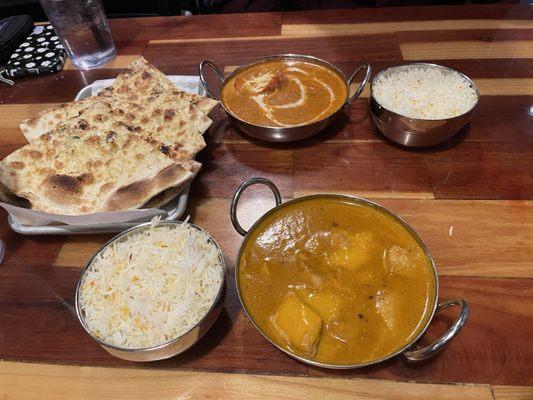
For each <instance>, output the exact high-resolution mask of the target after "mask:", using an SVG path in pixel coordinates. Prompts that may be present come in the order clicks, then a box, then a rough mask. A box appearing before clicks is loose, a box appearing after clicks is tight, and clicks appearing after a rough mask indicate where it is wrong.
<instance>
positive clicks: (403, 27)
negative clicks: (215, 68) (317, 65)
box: [281, 19, 533, 37]
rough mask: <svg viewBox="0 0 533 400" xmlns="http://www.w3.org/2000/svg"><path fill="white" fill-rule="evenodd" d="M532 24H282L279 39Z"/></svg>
mask: <svg viewBox="0 0 533 400" xmlns="http://www.w3.org/2000/svg"><path fill="white" fill-rule="evenodd" d="M531 28H533V23H532V22H531V21H527V20H505V21H502V20H498V19H494V20H490V19H471V20H468V19H467V20H464V19H463V20H437V21H435V20H430V21H420V20H418V21H417V20H413V21H394V22H368V23H351V24H338V23H336V24H326V23H317V24H288V23H287V24H283V26H282V28H281V35H282V36H292V35H296V36H300V35H309V36H317V37H323V36H338V35H361V34H378V33H394V32H418V31H428V30H433V31H447V30H453V31H455V30H458V29H462V30H466V29H498V30H500V29H531Z"/></svg>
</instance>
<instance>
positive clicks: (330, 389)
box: [0, 362, 492, 400]
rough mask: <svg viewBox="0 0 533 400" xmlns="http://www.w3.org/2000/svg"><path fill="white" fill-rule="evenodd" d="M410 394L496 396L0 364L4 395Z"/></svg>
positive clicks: (445, 389)
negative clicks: (67, 383) (65, 383)
mask: <svg viewBox="0 0 533 400" xmlns="http://www.w3.org/2000/svg"><path fill="white" fill-rule="evenodd" d="M65 380H68V382H69V385H68V386H65V385H64V381H65ZM22 393H24V395H23V396H22V395H21V394H22ZM406 393H409V398H410V399H420V400H421V399H426V398H428V397H431V398H432V399H434V400H453V399H457V398H461V399H463V400H491V399H492V395H491V392H490V388H489V387H487V386H471V385H468V386H465V385H431V384H416V383H400V382H390V381H379V382H377V381H375V380H367V379H350V380H347V379H330V378H299V377H287V376H275V375H243V374H220V373H218V374H215V373H207V372H185V371H164V370H148V369H147V370H138V369H125V368H115V369H112V370H109V369H107V368H95V367H90V368H87V367H66V366H59V365H50V364H43V365H27V364H21V363H12V362H1V363H0V395H2V396H3V397H5V398H9V399H18V398H24V399H41V398H43V396H44V397H54V398H56V399H69V400H70V399H72V400H74V399H92V398H98V399H140V398H142V399H175V398H187V399H196V398H204V399H205V398H210V399H211V398H212V399H242V398H253V399H272V398H276V399H309V400H314V399H316V400H320V399H323V398H324V397H327V398H328V399H332V400H335V399H339V400H340V399H358V400H370V399H376V398H378V397H379V398H380V399H383V400H392V399H399V398H403V396H404V395H405V394H406Z"/></svg>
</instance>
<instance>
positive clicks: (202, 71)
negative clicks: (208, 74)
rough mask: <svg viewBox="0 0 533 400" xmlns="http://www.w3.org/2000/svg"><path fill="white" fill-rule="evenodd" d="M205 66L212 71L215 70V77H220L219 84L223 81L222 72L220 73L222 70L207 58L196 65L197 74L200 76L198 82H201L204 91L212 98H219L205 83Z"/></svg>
mask: <svg viewBox="0 0 533 400" xmlns="http://www.w3.org/2000/svg"><path fill="white" fill-rule="evenodd" d="M205 67H210V68H211V69H212V70H213V71H215V74H216V76H217V78H218V79H220V85H222V82H223V81H224V74H223V73H222V71H220V68H218V67H217V66H216V65H215V63H213V62H211V61H209V60H204V61H202V62H201V63H200V64H199V65H198V75H199V76H200V82H201V83H202V86H203V87H204V89H205V92H206V93H207V95H208V96H209V97H211V98H212V99H215V100H220V99H219V98H218V97H217V96H215V95H214V94H213V92H211V90H209V85H208V84H207V80H206V79H205Z"/></svg>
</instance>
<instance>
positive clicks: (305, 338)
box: [238, 196, 435, 365]
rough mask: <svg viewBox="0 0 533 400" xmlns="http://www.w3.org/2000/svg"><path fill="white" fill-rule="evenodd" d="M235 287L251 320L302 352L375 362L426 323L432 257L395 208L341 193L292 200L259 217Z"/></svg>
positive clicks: (334, 360) (326, 359) (335, 360)
mask: <svg viewBox="0 0 533 400" xmlns="http://www.w3.org/2000/svg"><path fill="white" fill-rule="evenodd" d="M238 267H239V269H238V285H239V291H240V294H241V298H242V300H243V304H244V306H245V308H246V310H247V312H248V314H249V315H250V317H251V318H252V320H253V321H254V322H255V324H256V325H257V326H258V327H259V328H260V329H261V331H262V332H263V333H264V334H266V335H267V336H268V337H269V338H270V339H271V340H272V341H273V342H275V343H276V344H277V345H279V346H280V347H282V348H284V349H286V350H288V351H289V352H291V353H293V354H296V355H298V356H302V357H304V358H306V359H310V360H314V361H318V362H322V363H327V364H336V365H348V364H360V363H366V362H371V361H375V360H379V359H381V358H384V357H386V356H388V355H390V354H393V353H394V352H396V351H398V350H399V349H401V348H402V347H404V346H405V345H406V344H408V343H409V342H411V341H412V340H413V339H414V338H415V337H416V336H417V335H418V334H419V333H420V332H421V330H422V329H423V328H424V327H425V325H426V323H427V322H428V319H429V318H430V316H431V313H432V310H433V307H434V299H435V277H434V275H433V268H432V265H431V262H430V260H429V258H428V257H427V255H426V254H425V252H424V250H423V249H422V247H421V246H420V244H419V243H418V242H417V241H416V239H415V238H414V237H413V236H412V235H411V233H410V232H409V231H408V230H407V229H406V228H405V227H404V226H403V225H402V224H400V223H399V222H398V221H397V220H395V219H394V218H393V217H391V216H390V215H388V214H386V213H384V212H382V211H380V210H378V209H376V208H375V207H372V206H370V205H365V204H361V203H357V202H355V201H350V200H348V199H346V198H342V197H335V196H321V197H318V198H310V199H305V200H302V201H298V202H296V203H293V204H289V205H287V206H284V207H282V208H280V209H278V210H277V211H276V212H274V213H272V214H271V215H269V216H268V217H266V219H265V220H263V221H262V222H261V223H260V224H259V225H258V226H257V227H256V228H255V229H254V231H253V232H252V233H251V234H250V236H249V237H248V238H247V240H246V243H245V244H244V248H243V250H242V253H241V256H240V258H239V266H238Z"/></svg>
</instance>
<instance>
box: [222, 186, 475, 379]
mask: <svg viewBox="0 0 533 400" xmlns="http://www.w3.org/2000/svg"><path fill="white" fill-rule="evenodd" d="M255 184H262V185H266V186H268V187H269V188H270V189H271V190H272V192H273V193H274V197H275V200H276V207H274V208H273V209H271V210H270V211H268V212H267V213H265V214H264V215H263V216H262V217H261V218H259V219H258V220H257V221H256V222H255V223H254V224H253V225H252V227H251V228H250V229H249V230H248V231H246V230H245V229H244V228H243V227H242V226H241V225H240V223H239V221H238V218H237V206H238V203H239V199H240V197H241V195H242V193H243V192H244V190H245V189H246V188H247V187H249V186H252V185H255ZM325 197H326V198H337V199H341V200H342V201H345V202H349V203H354V204H361V205H365V206H370V207H372V208H374V209H376V210H378V211H380V212H382V213H385V214H388V215H389V216H391V217H392V218H393V219H394V220H396V221H397V222H398V223H399V224H400V225H402V226H403V227H404V228H405V229H406V230H407V231H408V232H409V233H410V234H411V235H412V237H413V238H414V239H415V240H416V241H417V242H418V244H419V245H420V247H421V248H422V250H423V251H424V253H425V254H426V256H427V257H428V259H429V260H430V263H431V268H432V271H433V276H434V282H435V287H434V289H435V290H434V293H435V294H434V298H433V299H431V300H432V304H433V306H432V307H433V308H432V310H431V314H430V316H429V318H428V320H427V322H426V323H425V324H424V325H421V326H420V328H419V329H418V333H417V334H416V335H414V337H413V338H412V339H411V340H409V341H408V342H407V343H406V344H405V345H404V346H402V348H400V349H399V350H396V351H394V352H392V353H390V354H387V355H386V356H384V357H382V358H380V359H377V360H372V361H368V362H364V363H357V364H328V363H323V362H319V361H315V360H312V359H310V358H306V357H304V356H300V355H298V354H295V353H293V352H292V351H289V350H287V349H285V348H284V347H282V346H280V345H278V344H277V343H276V342H275V341H274V340H272V339H271V338H270V337H269V336H268V335H267V334H266V333H265V332H263V330H262V329H261V328H260V327H259V325H258V324H257V323H256V322H255V321H254V318H253V316H252V315H251V314H250V313H249V311H248V309H247V307H246V304H245V303H244V301H243V299H242V295H241V289H240V282H239V270H240V260H241V257H242V254H243V250H244V248H245V245H246V243H247V241H248V240H249V238H250V237H251V236H252V233H253V232H254V230H255V229H256V228H257V227H258V226H259V225H260V224H261V222H262V221H264V220H265V219H266V218H267V217H268V216H270V215H272V214H274V213H276V212H277V211H279V210H280V209H282V208H284V207H286V206H288V205H291V204H295V203H298V202H301V201H306V200H310V199H315V198H325ZM230 217H231V222H232V224H233V226H234V228H235V230H236V231H237V232H238V233H239V234H241V235H242V236H244V240H243V242H242V244H241V247H240V250H239V254H238V256H237V262H236V264H235V284H236V287H237V294H238V296H239V301H240V302H241V305H242V308H243V309H244V312H245V314H246V316H247V317H248V319H249V320H250V322H251V323H252V324H253V325H254V326H255V328H256V329H257V330H258V331H259V332H260V333H261V334H262V335H263V336H264V337H265V338H266V339H267V340H268V341H269V342H270V343H272V344H273V345H274V346H276V347H277V348H278V349H280V350H281V351H283V352H284V353H286V354H288V355H289V356H291V357H293V358H295V359H297V360H300V361H302V362H304V363H306V364H310V365H313V366H317V367H322V368H329V369H353V368H360V367H366V366H369V365H374V364H378V363H380V362H383V361H385V360H388V359H390V358H393V357H396V356H398V355H400V354H402V355H403V356H404V357H405V358H406V359H407V360H408V361H420V360H424V359H427V358H429V357H432V356H433V355H434V354H436V353H437V352H439V351H440V350H442V349H443V348H444V347H445V346H446V345H447V344H448V343H449V342H450V341H451V340H452V339H453V338H454V337H455V336H456V335H457V334H458V333H459V331H460V330H461V328H462V327H463V326H464V324H465V323H466V321H467V320H468V313H469V310H468V304H467V302H466V300H464V299H448V300H441V301H439V299H438V291H439V282H438V275H437V269H436V266H435V261H434V260H433V257H432V255H431V253H430V252H429V250H428V248H427V246H426V245H425V243H424V242H423V241H422V239H421V238H420V236H418V234H417V233H416V231H415V230H414V229H413V228H412V227H411V226H410V225H409V224H408V223H407V222H406V221H404V220H403V219H402V218H401V217H400V216H398V215H397V214H395V213H394V212H392V211H390V210H389V209H387V208H385V207H383V206H380V205H379V204H377V203H374V202H372V201H370V200H366V199H363V198H360V197H356V196H348V195H340V194H317V195H311V196H304V197H300V198H296V199H293V200H289V201H287V202H285V203H283V204H282V203H281V195H280V193H279V190H278V188H277V187H276V185H274V183H272V182H271V181H269V180H268V179H264V178H252V179H249V180H247V181H246V182H244V183H243V184H241V186H239V188H238V189H237V190H236V191H235V194H234V195H233V199H232V202H231V210H230ZM452 306H458V307H459V308H460V312H459V315H458V317H457V319H456V320H455V321H454V322H453V323H452V325H451V326H450V327H449V329H448V330H447V331H446V332H445V333H444V334H443V335H442V336H441V337H440V338H438V339H437V340H435V341H434V342H433V343H431V344H430V345H428V346H426V347H423V348H420V349H414V348H413V345H414V344H415V343H416V342H417V341H418V339H420V338H421V337H422V336H423V335H424V333H425V332H426V331H427V329H428V327H429V325H430V324H431V321H432V320H433V318H434V316H435V314H437V313H440V312H441V311H444V310H446V309H448V308H449V307H452Z"/></svg>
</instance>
